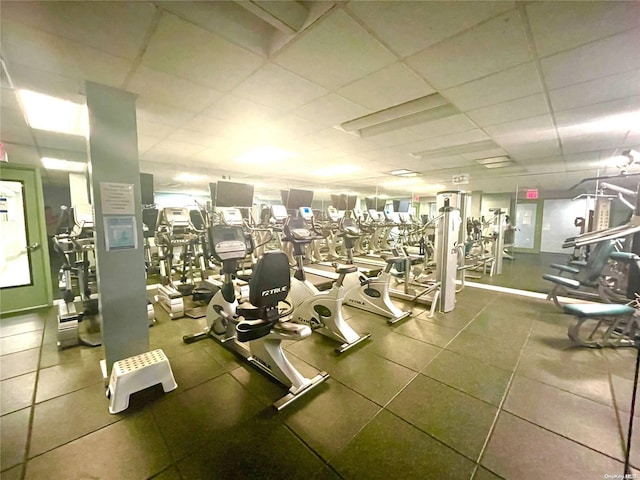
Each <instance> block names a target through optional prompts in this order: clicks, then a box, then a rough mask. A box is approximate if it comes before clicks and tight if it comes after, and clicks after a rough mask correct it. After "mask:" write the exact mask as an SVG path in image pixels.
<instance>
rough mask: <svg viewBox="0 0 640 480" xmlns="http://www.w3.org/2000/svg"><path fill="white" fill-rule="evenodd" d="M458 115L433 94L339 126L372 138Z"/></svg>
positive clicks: (437, 95)
mask: <svg viewBox="0 0 640 480" xmlns="http://www.w3.org/2000/svg"><path fill="white" fill-rule="evenodd" d="M457 113H460V111H459V110H458V109H457V108H456V107H454V106H453V105H451V104H450V103H449V102H448V101H447V100H446V99H445V98H444V97H443V96H442V95H440V94H439V93H434V94H432V95H427V96H426V97H421V98H417V99H415V100H411V101H409V102H406V103H402V104H400V105H396V106H394V107H390V108H387V109H385V110H380V111H379V112H375V113H372V114H369V115H365V116H364V117H360V118H355V119H353V120H349V121H348V122H344V123H342V124H340V126H339V128H340V129H341V130H343V131H345V132H349V133H356V134H357V135H359V136H360V137H372V136H375V135H380V134H381V133H387V132H392V131H394V130H399V129H401V128H405V127H411V126H412V125H418V124H420V123H425V122H431V121H433V120H438V119H440V118H444V117H449V116H451V115H455V114H457Z"/></svg>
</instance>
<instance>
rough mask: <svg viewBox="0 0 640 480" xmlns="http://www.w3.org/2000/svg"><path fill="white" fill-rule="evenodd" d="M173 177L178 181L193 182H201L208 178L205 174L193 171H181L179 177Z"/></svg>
mask: <svg viewBox="0 0 640 480" xmlns="http://www.w3.org/2000/svg"><path fill="white" fill-rule="evenodd" d="M173 179H174V180H176V181H177V182H186V183H192V182H201V181H203V180H206V179H207V177H205V176H204V175H198V174H193V173H181V174H180V175H178V176H177V177H174V178H173Z"/></svg>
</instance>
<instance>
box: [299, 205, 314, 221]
mask: <svg viewBox="0 0 640 480" xmlns="http://www.w3.org/2000/svg"><path fill="white" fill-rule="evenodd" d="M299 212H300V217H301V218H302V219H304V220H305V221H307V222H310V221H311V220H313V211H312V210H311V207H300V209H299Z"/></svg>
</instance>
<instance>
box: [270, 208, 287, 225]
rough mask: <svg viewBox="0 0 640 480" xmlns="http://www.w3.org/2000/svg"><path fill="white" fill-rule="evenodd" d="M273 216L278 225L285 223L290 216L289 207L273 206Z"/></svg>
mask: <svg viewBox="0 0 640 480" xmlns="http://www.w3.org/2000/svg"><path fill="white" fill-rule="evenodd" d="M271 216H272V217H273V219H274V220H275V221H276V222H278V223H280V222H284V221H285V220H286V219H287V217H288V216H289V214H288V213H287V207H285V206H284V205H271Z"/></svg>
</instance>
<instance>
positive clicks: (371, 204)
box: [364, 197, 376, 211]
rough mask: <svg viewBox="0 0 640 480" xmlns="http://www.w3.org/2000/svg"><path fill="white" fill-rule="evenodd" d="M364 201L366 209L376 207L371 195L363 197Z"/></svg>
mask: <svg viewBox="0 0 640 480" xmlns="http://www.w3.org/2000/svg"><path fill="white" fill-rule="evenodd" d="M364 203H365V204H366V206H367V211H369V210H375V209H376V199H375V198H371V197H365V199H364Z"/></svg>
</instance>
